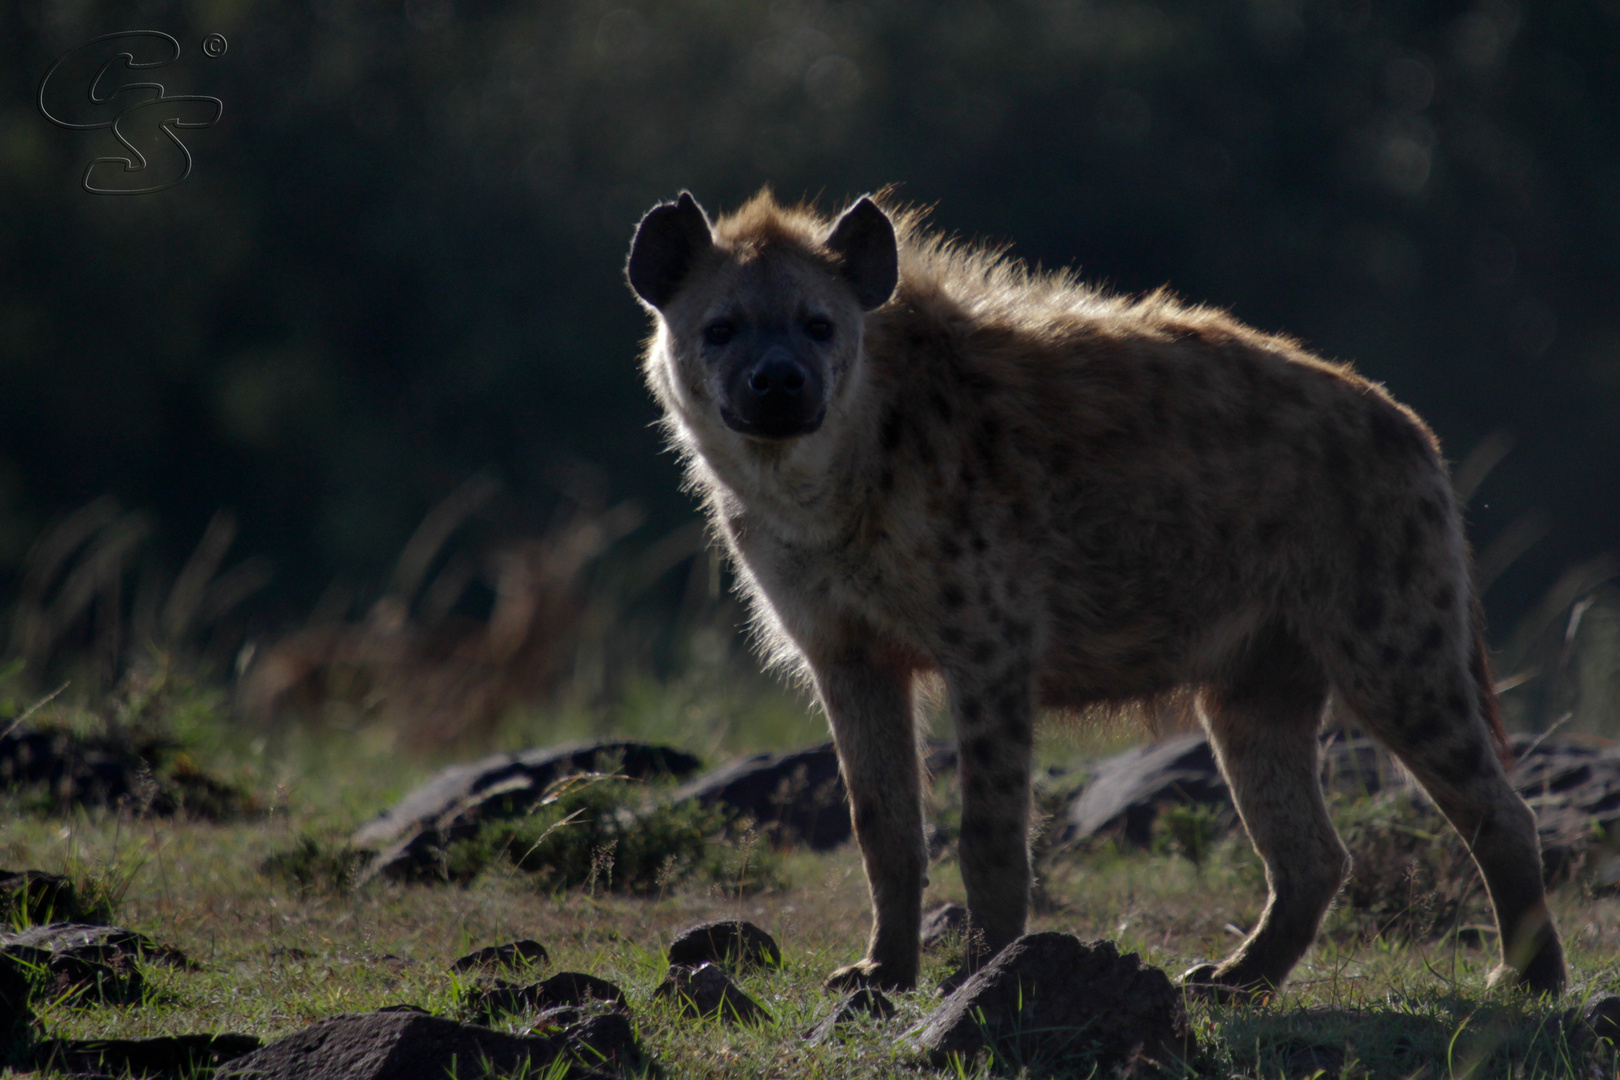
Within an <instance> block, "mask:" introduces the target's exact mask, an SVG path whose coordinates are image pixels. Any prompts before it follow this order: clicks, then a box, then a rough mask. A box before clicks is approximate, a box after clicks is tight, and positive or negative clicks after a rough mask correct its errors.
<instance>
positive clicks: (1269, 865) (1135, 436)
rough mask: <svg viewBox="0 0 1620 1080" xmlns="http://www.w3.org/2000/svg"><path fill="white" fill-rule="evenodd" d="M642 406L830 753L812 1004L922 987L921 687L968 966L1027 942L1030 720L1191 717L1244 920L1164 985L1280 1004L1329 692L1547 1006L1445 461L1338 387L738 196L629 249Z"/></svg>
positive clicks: (933, 253) (1243, 338) (968, 258)
mask: <svg viewBox="0 0 1620 1080" xmlns="http://www.w3.org/2000/svg"><path fill="white" fill-rule="evenodd" d="M628 272H629V278H630V284H631V286H632V287H633V288H634V289H635V291H636V293H637V295H639V296H640V297H641V299H642V300H643V301H645V302H646V304H647V305H648V306H649V307H650V308H651V310H652V312H653V315H654V322H655V328H654V331H653V334H652V337H651V339H650V340H649V342H648V345H647V352H646V361H645V366H646V375H647V380H648V382H649V383H650V384H651V387H652V390H653V393H654V394H655V395H656V396H657V398H658V400H659V402H660V403H661V404H662V406H663V408H664V410H665V412H666V419H667V425H668V431H669V435H670V438H671V439H672V440H673V442H674V444H675V445H676V446H677V447H678V448H679V450H680V452H681V453H682V454H683V455H684V458H685V461H686V464H687V468H688V470H689V474H690V478H691V482H692V485H693V487H694V488H696V489H697V491H699V492H700V493H701V495H702V496H703V498H704V500H705V502H706V503H707V507H708V512H709V515H710V517H711V519H712V521H713V524H714V527H715V529H716V530H717V531H718V533H719V534H720V535H721V536H722V537H723V538H724V540H725V543H726V546H727V547H728V548H729V549H730V552H731V554H732V556H733V558H734V559H735V561H736V566H737V569H738V572H739V574H740V576H741V578H742V580H743V582H744V585H745V588H746V590H747V592H748V594H749V595H750V596H751V598H752V600H753V604H754V608H755V610H756V613H757V620H758V623H759V627H760V630H761V632H762V635H763V637H764V639H765V640H766V642H767V644H768V647H769V648H770V649H771V650H772V651H773V652H774V654H775V656H776V658H777V659H778V660H784V661H787V662H789V663H792V664H796V665H799V666H800V667H802V669H803V671H804V672H805V673H806V674H807V675H808V676H809V678H810V679H811V680H812V682H813V685H814V687H815V690H816V693H817V695H818V697H819V699H820V701H821V704H822V706H823V707H824V708H825V710H826V712H827V716H828V719H829V720H830V721H831V725H832V731H833V735H834V738H835V739H836V741H837V746H838V756H839V761H840V762H841V764H842V768H843V773H844V778H845V780H846V782H847V785H848V788H849V797H850V803H851V808H852V814H853V818H854V824H855V835H856V837H857V839H858V840H859V842H860V848H861V856H862V858H863V860H864V861H865V865H866V873H867V878H868V881H869V883H870V887H871V892H872V903H873V908H874V925H873V930H872V936H871V941H870V944H869V945H868V947H867V952H866V956H865V958H864V959H862V960H860V961H859V962H857V963H855V964H852V965H850V966H849V967H845V968H843V969H841V970H839V971H837V972H834V973H833V974H832V976H831V977H830V979H829V984H832V985H849V984H857V983H873V984H876V985H880V986H884V987H909V986H912V985H914V983H915V981H916V978H917V953H918V946H917V931H918V922H919V906H920V902H921V897H922V890H923V886H924V884H925V876H924V875H925V871H926V866H927V855H926V852H925V849H924V842H923V816H922V811H921V782H920V777H919V766H918V757H917V750H916V738H917V737H916V731H915V728H914V720H913V682H914V680H915V678H916V677H917V676H918V675H919V674H920V673H924V672H938V673H939V674H940V675H942V676H943V679H944V683H945V687H946V691H947V695H948V697H949V700H950V709H951V715H952V718H953V721H954V723H955V728H956V738H957V743H958V747H959V749H960V757H959V760H960V773H961V783H962V806H963V809H962V831H961V841H960V859H961V867H962V877H963V880H964V882H965V884H966V887H967V894H968V909H969V912H970V918H971V925H972V927H973V929H974V931H975V935H974V937H975V938H976V939H977V940H978V941H979V942H981V944H982V948H981V949H980V951H979V953H978V955H977V956H975V957H973V958H970V965H971V964H973V963H976V962H982V960H983V959H984V957H986V956H988V955H992V954H994V952H996V951H997V950H999V949H1001V948H1002V947H1003V946H1005V945H1006V944H1007V943H1008V942H1010V941H1012V940H1013V939H1014V938H1016V937H1018V936H1019V935H1020V934H1022V933H1023V932H1024V925H1025V918H1026V915H1027V912H1028V907H1029V900H1028V895H1029V883H1030V869H1029V855H1028V848H1027V844H1026V841H1025V837H1026V834H1027V830H1028V826H1029V808H1030V787H1029V770H1030V747H1031V742H1032V731H1033V723H1034V715H1035V711H1036V709H1037V708H1038V707H1041V706H1049V707H1055V708H1061V709H1075V710H1080V709H1087V708H1092V707H1097V706H1118V705H1122V704H1125V703H1129V702H1141V701H1148V700H1151V699H1154V698H1155V697H1157V696H1159V695H1164V694H1166V693H1169V692H1172V691H1176V690H1177V689H1182V688H1193V689H1194V690H1195V691H1196V700H1197V703H1198V712H1199V715H1200V717H1201V719H1202V722H1203V724H1204V726H1205V728H1206V729H1207V730H1208V732H1209V736H1210V739H1211V741H1212V742H1213V744H1214V747H1215V750H1216V753H1217V756H1218V759H1219V761H1220V766H1221V770H1222V772H1223V774H1224V775H1225V776H1226V779H1227V782H1228V784H1229V785H1230V787H1231V791H1232V795H1233V798H1234V800H1235V801H1236V803H1237V807H1238V810H1239V812H1240V814H1241V815H1242V818H1243V823H1244V826H1245V827H1246V828H1247V829H1248V832H1249V836H1250V838H1251V839H1252V840H1253V842H1254V846H1255V848H1256V849H1257V850H1258V851H1259V853H1260V855H1261V857H1262V858H1263V859H1264V861H1265V865H1266V879H1267V883H1268V885H1269V888H1270V899H1269V901H1268V902H1267V904H1266V909H1265V912H1264V914H1263V915H1262V916H1261V918H1260V921H1259V924H1258V925H1257V926H1256V927H1255V929H1254V932H1253V933H1252V934H1250V935H1249V936H1248V938H1247V939H1246V940H1245V941H1244V942H1243V944H1242V945H1241V946H1239V947H1238V949H1237V951H1236V952H1234V953H1233V954H1232V955H1231V956H1229V957H1228V958H1227V959H1226V960H1225V961H1223V962H1222V963H1221V964H1219V965H1216V966H1205V967H1201V968H1194V969H1193V970H1192V971H1190V972H1188V973H1187V978H1188V981H1189V983H1191V984H1193V985H1195V986H1203V987H1206V988H1207V989H1209V990H1210V991H1212V992H1226V991H1228V990H1231V989H1237V990H1242V991H1251V992H1264V991H1265V990H1266V989H1267V988H1270V987H1276V986H1279V985H1281V983H1282V982H1283V980H1284V978H1286V976H1287V975H1288V972H1289V970H1290V969H1291V968H1292V967H1293V966H1294V964H1295V962H1296V961H1298V960H1299V958H1300V956H1301V955H1302V954H1303V953H1304V951H1305V950H1306V948H1308V947H1309V945H1310V943H1311V941H1312V939H1313V938H1314V936H1315V934H1316V929H1317V925H1318V923H1319V922H1320V920H1321V917H1322V914H1323V912H1324V911H1325V910H1326V909H1327V906H1328V904H1329V903H1330V902H1331V900H1332V899H1333V895H1334V893H1335V892H1336V891H1337V890H1338V888H1339V885H1340V883H1341V881H1342V880H1343V878H1344V875H1345V870H1346V865H1347V856H1346V853H1345V849H1344V847H1343V845H1342V844H1341V843H1340V842H1339V838H1338V836H1337V835H1336V834H1335V832H1334V830H1333V825H1332V823H1331V821H1330V820H1329V818H1328V813H1327V809H1326V807H1325V806H1324V805H1323V801H1322V792H1321V788H1320V786H1319V783H1318V776H1317V768H1318V764H1317V755H1318V744H1317V730H1318V726H1319V723H1320V721H1321V718H1322V715H1323V710H1324V706H1325V703H1326V701H1327V698H1328V695H1329V693H1330V692H1331V693H1332V694H1334V695H1335V696H1336V698H1337V700H1338V701H1339V702H1340V703H1342V705H1343V706H1344V707H1345V708H1346V709H1347V710H1348V711H1349V713H1350V714H1352V715H1353V716H1354V717H1355V718H1356V720H1357V721H1359V723H1360V724H1361V725H1362V726H1363V727H1365V728H1366V729H1367V730H1368V731H1370V732H1372V733H1373V734H1375V735H1376V736H1377V737H1378V738H1379V739H1380V740H1381V741H1382V742H1383V743H1384V744H1385V745H1386V746H1388V747H1389V748H1390V750H1392V751H1393V752H1394V753H1395V755H1396V756H1397V757H1399V758H1400V760H1401V761H1402V762H1404V763H1405V764H1406V765H1407V767H1408V768H1410V770H1411V771H1412V773H1413V774H1414V775H1415V776H1416V777H1417V778H1418V779H1419V781H1421V783H1422V784H1423V786H1424V788H1425V789H1426V790H1427V791H1428V792H1429V794H1430V795H1432V796H1433V797H1434V800H1435V802H1436V803H1437V804H1438V805H1439V806H1440V808H1441V810H1442V811H1443V812H1444V813H1445V815H1446V817H1447V818H1448V819H1449V820H1450V821H1451V823H1452V824H1453V825H1454V826H1455V827H1456V828H1457V830H1458V832H1460V833H1461V834H1462V836H1463V838H1464V839H1465V840H1466V841H1468V843H1469V845H1470V847H1471V848H1472V851H1473V855H1474V858H1475V860H1476V861H1477V863H1478V864H1479V867H1480V870H1481V871H1482V872H1483V874H1484V877H1485V882H1486V885H1487V886H1488V888H1489V890H1490V896H1491V901H1492V903H1493V904H1494V905H1495V909H1496V916H1497V922H1498V926H1499V927H1500V929H1501V941H1502V945H1503V950H1502V959H1503V966H1502V967H1499V968H1498V969H1497V972H1496V974H1495V975H1493V978H1495V977H1497V976H1500V975H1502V974H1504V973H1506V974H1508V975H1511V976H1513V977H1514V978H1516V979H1517V980H1518V981H1519V982H1520V983H1523V984H1525V985H1527V986H1529V987H1531V988H1533V989H1535V990H1538V991H1557V990H1558V989H1559V988H1560V987H1561V986H1562V985H1563V981H1564V962H1563V954H1562V950H1561V949H1560V946H1559V942H1558V937H1557V935H1556V932H1555V931H1554V929H1553V926H1552V924H1551V921H1550V919H1549V917H1548V913H1547V907H1546V903H1545V899H1544V896H1543V892H1542V881H1541V862H1540V857H1539V852H1538V846H1537V839H1536V828H1535V819H1534V817H1533V815H1532V814H1531V811H1530V809H1529V808H1528V807H1527V806H1526V805H1525V803H1524V801H1523V800H1522V799H1520V798H1519V797H1518V795H1516V794H1515V793H1514V791H1513V789H1512V787H1510V786H1509V784H1508V781H1507V778H1506V775H1505V773H1504V770H1503V764H1502V761H1503V759H1504V757H1505V746H1504V738H1503V735H1502V728H1501V723H1500V721H1499V720H1498V719H1497V713H1496V705H1495V699H1494V697H1493V695H1492V690H1491V685H1490V681H1489V675H1488V672H1487V668H1486V660H1485V652H1484V645H1483V638H1482V637H1481V632H1480V614H1479V606H1478V603H1477V601H1476V599H1475V595H1474V590H1473V587H1472V584H1471V579H1470V567H1469V554H1468V549H1467V545H1466V542H1465V540H1464V537H1463V529H1462V525H1461V522H1460V518H1459V508H1458V506H1457V502H1456V499H1455V498H1454V496H1453V494H1452V489H1451V484H1450V482H1449V479H1448V477H1447V472H1446V466H1445V463H1444V462H1443V461H1442V460H1441V457H1440V453H1439V450H1438V448H1437V445H1436V443H1435V439H1434V436H1433V435H1432V434H1431V433H1430V432H1429V430H1428V428H1427V427H1425V426H1424V424H1423V422H1422V421H1421V420H1419V419H1418V418H1417V417H1416V416H1415V415H1413V413H1412V412H1411V411H1410V410H1408V409H1406V408H1404V407H1402V406H1401V405H1399V404H1397V403H1396V402H1394V401H1393V400H1391V398H1390V397H1389V395H1388V394H1386V393H1385V392H1384V390H1383V389H1382V388H1381V387H1379V386H1378V385H1376V384H1374V383H1371V382H1368V381H1367V380H1366V379H1364V378H1362V377H1360V376H1358V375H1357V374H1356V373H1355V372H1353V371H1352V370H1351V369H1350V368H1348V367H1346V366H1344V365H1341V364H1333V363H1328V362H1326V361H1324V360H1321V359H1319V358H1317V357H1315V356H1313V355H1311V354H1310V353H1308V352H1306V351H1305V350H1304V349H1303V348H1301V347H1300V345H1299V344H1298V343H1296V342H1294V341H1290V340H1288V339H1286V338H1282V337H1276V336H1273V335H1269V334H1263V333H1259V332H1257V331H1255V330H1252V329H1250V328H1248V327H1246V326H1244V325H1242V324H1241V323H1239V322H1238V321H1237V320H1236V319H1234V318H1233V317H1232V316H1230V315H1228V314H1226V313H1225V312H1222V311H1218V310H1215V309H1212V308H1207V307H1193V306H1188V305H1186V304H1183V303H1180V302H1178V301H1177V300H1176V299H1174V298H1173V297H1171V296H1170V295H1168V294H1166V293H1164V292H1157V293H1154V294H1152V295H1149V296H1146V297H1142V298H1127V297H1120V296H1111V295H1107V294H1105V293H1102V292H1099V291H1097V290H1095V289H1092V288H1088V287H1087V286H1085V285H1082V284H1081V283H1080V282H1079V281H1077V280H1076V279H1075V278H1074V277H1073V276H1071V275H1070V274H1067V273H1044V272H1040V271H1036V270H1032V269H1030V268H1028V267H1026V266H1024V265H1023V264H1021V263H1019V262H1017V261H1015V260H1012V259H1009V258H1007V257H1006V256H1005V255H1003V254H1001V253H998V252H995V251H987V250H982V249H978V248H975V247H971V246H965V245H962V244H958V243H954V242H951V241H949V240H946V239H944V238H942V237H940V236H937V235H931V234H929V233H928V232H926V231H924V230H923V229H922V228H921V227H920V225H919V222H918V215H916V214H914V213H911V212H906V211H895V212H894V213H893V215H892V216H891V214H890V213H886V212H885V211H884V210H883V209H880V208H879V206H878V205H877V204H876V203H874V202H873V201H872V200H871V199H869V198H863V199H860V200H859V201H857V202H856V203H854V204H853V205H852V206H850V208H849V209H848V210H846V211H845V212H844V213H843V215H842V216H840V217H839V218H838V219H837V220H836V221H828V220H826V219H824V218H822V217H820V216H818V215H817V214H816V213H815V212H814V211H813V210H812V209H809V208H802V207H801V208H795V209H789V208H784V207H782V206H779V205H777V203H776V202H775V201H774V200H773V199H772V198H771V197H770V195H769V194H768V193H763V194H761V195H760V196H758V197H757V198H755V199H754V200H753V201H752V202H750V203H748V204H747V205H746V206H744V207H743V208H742V209H741V210H739V211H738V212H737V213H735V214H733V215H731V216H729V217H725V218H722V219H720V220H719V221H718V222H716V223H713V224H711V223H710V222H709V220H708V218H707V216H706V215H705V214H704V212H703V210H702V209H701V208H700V207H699V206H698V204H697V203H696V202H695V201H694V200H693V199H692V197H691V196H690V195H687V194H683V195H682V196H681V197H680V199H679V201H677V202H675V203H670V204H665V205H661V206H658V207H655V208H654V209H653V210H652V211H650V212H649V213H648V214H647V216H646V217H645V218H644V219H643V220H642V222H641V225H640V228H639V229H638V231H637V233H636V237H635V242H634V245H633V246H632V249H631V252H630V261H629V270H628Z"/></svg>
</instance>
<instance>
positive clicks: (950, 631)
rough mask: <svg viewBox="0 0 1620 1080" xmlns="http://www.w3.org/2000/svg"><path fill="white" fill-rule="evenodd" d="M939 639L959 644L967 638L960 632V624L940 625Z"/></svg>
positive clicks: (950, 643) (948, 643)
mask: <svg viewBox="0 0 1620 1080" xmlns="http://www.w3.org/2000/svg"><path fill="white" fill-rule="evenodd" d="M939 640H941V641H943V642H944V643H945V644H947V645H960V644H962V642H964V641H966V640H967V635H966V634H964V633H963V632H962V628H961V627H960V626H942V627H940V629H939ZM965 707H966V706H964V708H965Z"/></svg>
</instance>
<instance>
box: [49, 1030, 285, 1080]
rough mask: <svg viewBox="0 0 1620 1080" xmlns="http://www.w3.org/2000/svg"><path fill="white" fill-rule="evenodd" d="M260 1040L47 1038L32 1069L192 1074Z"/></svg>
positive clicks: (256, 1045)
mask: <svg viewBox="0 0 1620 1080" xmlns="http://www.w3.org/2000/svg"><path fill="white" fill-rule="evenodd" d="M262 1045H263V1043H262V1042H261V1041H260V1040H259V1039H258V1038H256V1037H255V1036H252V1035H169V1036H166V1037H163V1038H157V1039H45V1040H43V1041H41V1042H40V1043H39V1045H38V1046H37V1047H35V1049H34V1067H35V1068H36V1069H41V1070H46V1071H50V1072H59V1073H68V1074H69V1075H74V1076H80V1075H85V1074H91V1075H96V1074H103V1073H110V1074H111V1075H113V1076H120V1077H123V1076H129V1077H145V1076H167V1075H175V1074H181V1073H185V1074H190V1073H191V1072H192V1071H194V1070H197V1069H200V1068H209V1069H212V1068H215V1067H217V1066H220V1065H223V1064H224V1063H225V1062H227V1061H232V1060H234V1059H236V1058H239V1057H242V1056H243V1055H244V1054H251V1053H252V1052H253V1051H255V1050H257V1049H258V1048H259V1047H260V1046H262Z"/></svg>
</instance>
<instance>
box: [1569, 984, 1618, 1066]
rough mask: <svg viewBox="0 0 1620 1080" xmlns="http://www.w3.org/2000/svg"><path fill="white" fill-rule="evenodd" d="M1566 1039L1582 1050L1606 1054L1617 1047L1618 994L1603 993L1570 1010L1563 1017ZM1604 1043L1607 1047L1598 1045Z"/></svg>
mask: <svg viewBox="0 0 1620 1080" xmlns="http://www.w3.org/2000/svg"><path fill="white" fill-rule="evenodd" d="M1563 1022H1564V1030H1565V1032H1566V1033H1567V1034H1568V1036H1569V1041H1570V1043H1571V1044H1573V1045H1574V1046H1575V1047H1576V1048H1577V1049H1579V1050H1581V1051H1583V1052H1589V1051H1596V1050H1602V1051H1603V1053H1604V1054H1605V1056H1607V1055H1608V1054H1612V1053H1613V1052H1614V1049H1615V1048H1616V1047H1620V995H1615V994H1605V995H1603V996H1602V997H1595V998H1593V999H1592V1000H1591V1001H1588V1002H1587V1003H1586V1004H1585V1005H1583V1006H1582V1007H1581V1008H1580V1009H1578V1010H1576V1009H1571V1010H1570V1011H1568V1012H1566V1013H1565V1014H1564V1017H1563ZM1601 1043H1607V1044H1608V1046H1607V1047H1602V1046H1600V1044H1601Z"/></svg>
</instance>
